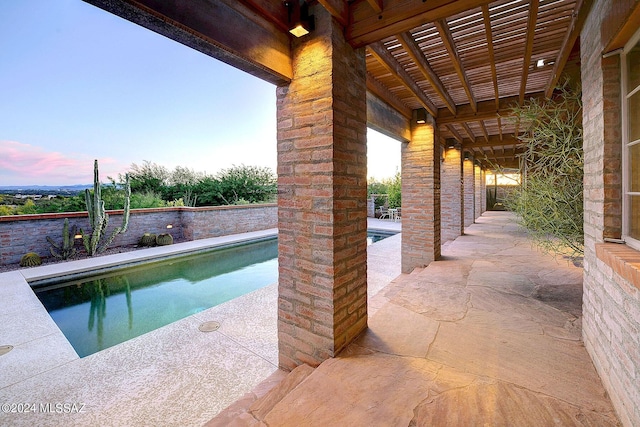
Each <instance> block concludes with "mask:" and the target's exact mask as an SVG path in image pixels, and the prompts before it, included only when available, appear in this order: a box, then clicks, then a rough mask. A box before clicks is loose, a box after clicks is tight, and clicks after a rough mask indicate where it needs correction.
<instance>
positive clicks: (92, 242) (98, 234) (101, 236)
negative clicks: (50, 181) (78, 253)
mask: <svg viewBox="0 0 640 427" xmlns="http://www.w3.org/2000/svg"><path fill="white" fill-rule="evenodd" d="M84 197H85V202H86V204H87V212H88V213H89V223H90V224H91V234H87V233H85V232H84V231H83V230H82V229H80V233H82V242H83V243H84V247H85V249H86V250H87V254H88V255H90V256H93V255H96V254H99V253H101V252H104V250H105V249H107V247H108V246H109V245H110V244H111V242H113V239H114V238H115V237H116V236H117V235H118V234H121V233H124V232H126V231H127V227H128V226H129V207H130V203H131V200H130V199H131V185H130V184H129V174H127V175H125V199H124V214H123V215H122V225H121V226H120V227H116V228H115V229H114V230H113V231H112V232H111V234H110V235H109V236H108V237H107V226H108V225H109V214H107V212H106V211H105V208H104V200H102V194H101V191H100V178H99V176H98V161H97V160H95V161H94V163H93V194H91V191H89V189H87V190H85V193H84Z"/></svg>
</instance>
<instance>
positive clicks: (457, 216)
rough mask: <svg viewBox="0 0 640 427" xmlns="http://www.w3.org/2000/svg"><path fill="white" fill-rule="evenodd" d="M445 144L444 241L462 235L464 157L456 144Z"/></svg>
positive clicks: (442, 180)
mask: <svg viewBox="0 0 640 427" xmlns="http://www.w3.org/2000/svg"><path fill="white" fill-rule="evenodd" d="M450 145H451V141H447V142H446V144H445V148H444V150H445V156H444V161H443V162H442V166H441V167H442V170H441V171H440V173H441V175H440V179H441V183H442V193H441V195H440V203H441V205H440V218H441V221H442V223H441V224H442V242H446V241H449V240H454V239H455V238H456V237H458V236H461V235H462V208H463V204H462V157H461V156H460V150H459V149H457V148H456V147H455V146H453V147H451V148H449V146H450Z"/></svg>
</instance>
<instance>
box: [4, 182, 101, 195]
mask: <svg viewBox="0 0 640 427" xmlns="http://www.w3.org/2000/svg"><path fill="white" fill-rule="evenodd" d="M85 188H93V184H76V185H0V192H3V191H4V192H10V193H16V192H20V193H25V194H38V193H48V194H51V193H58V192H60V193H79V192H81V191H84V189H85Z"/></svg>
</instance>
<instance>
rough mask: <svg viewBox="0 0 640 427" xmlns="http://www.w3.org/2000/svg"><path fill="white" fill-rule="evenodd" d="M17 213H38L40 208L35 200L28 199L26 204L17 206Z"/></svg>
mask: <svg viewBox="0 0 640 427" xmlns="http://www.w3.org/2000/svg"><path fill="white" fill-rule="evenodd" d="M16 213H17V214H18V215H30V214H36V213H38V209H37V208H36V203H35V202H34V201H33V200H31V199H27V200H26V201H25V202H24V205H22V206H18V207H17V208H16Z"/></svg>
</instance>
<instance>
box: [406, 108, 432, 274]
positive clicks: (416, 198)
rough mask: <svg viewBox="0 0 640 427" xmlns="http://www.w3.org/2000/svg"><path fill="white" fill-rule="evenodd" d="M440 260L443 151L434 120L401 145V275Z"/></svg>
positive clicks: (417, 128) (415, 128)
mask: <svg viewBox="0 0 640 427" xmlns="http://www.w3.org/2000/svg"><path fill="white" fill-rule="evenodd" d="M438 258H440V147H439V146H438V145H437V143H436V138H435V130H434V124H433V118H430V121H429V122H428V123H426V124H415V123H412V129H411V141H410V142H408V143H403V144H402V272H403V273H410V272H411V271H412V270H413V269H414V268H416V267H425V266H427V265H428V264H429V263H430V262H431V261H434V260H436V259H438Z"/></svg>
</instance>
